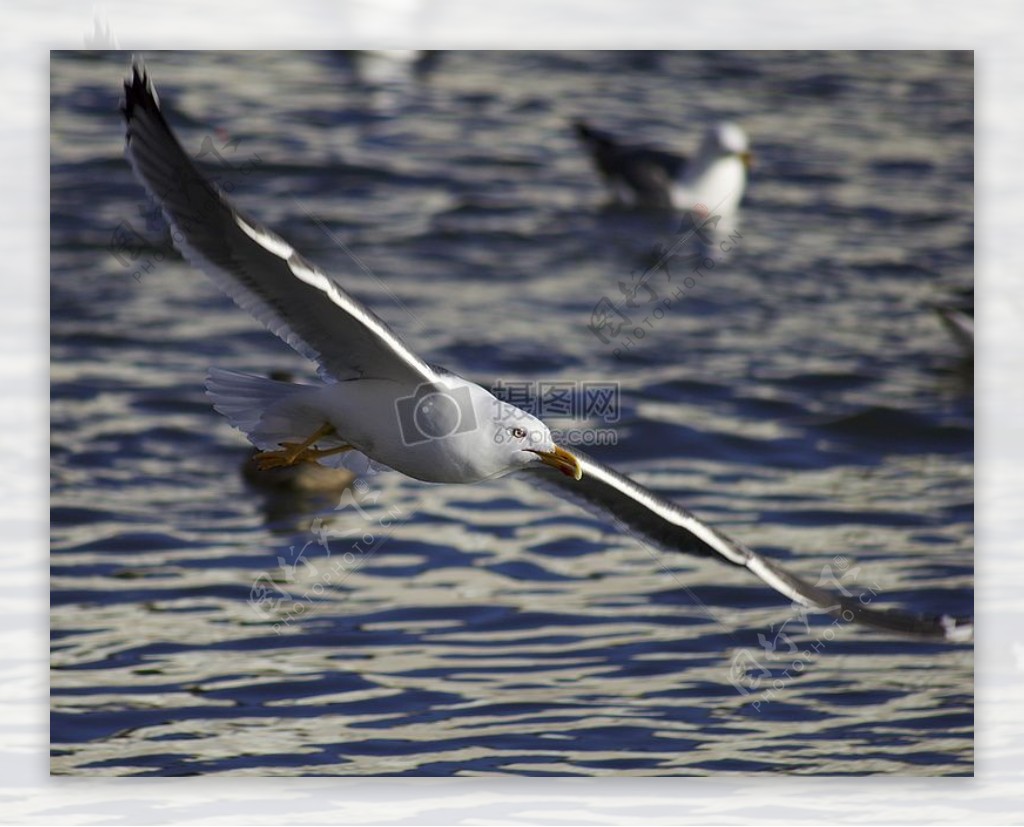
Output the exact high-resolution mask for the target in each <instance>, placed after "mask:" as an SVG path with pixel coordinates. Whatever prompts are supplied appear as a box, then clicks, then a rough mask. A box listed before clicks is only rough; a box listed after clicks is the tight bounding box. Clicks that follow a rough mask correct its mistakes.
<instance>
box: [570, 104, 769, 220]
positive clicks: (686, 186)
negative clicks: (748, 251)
mask: <svg viewBox="0 0 1024 827" xmlns="http://www.w3.org/2000/svg"><path fill="white" fill-rule="evenodd" d="M573 127H574V129H575V130H576V134H577V136H578V137H579V138H580V140H581V141H582V143H583V145H584V146H585V147H586V149H587V151H588V152H589V153H590V155H591V157H592V158H593V161H594V164H595V166H596V167H597V169H598V171H599V172H600V173H601V175H602V177H603V178H604V180H605V182H606V183H607V184H608V186H609V188H610V189H611V191H612V194H613V196H614V198H615V200H616V201H618V202H619V203H622V204H625V205H627V206H636V207H655V208H660V209H674V210H686V211H690V212H694V213H697V214H698V215H699V216H700V217H702V218H704V217H707V216H710V215H718V216H721V224H725V225H726V226H731V225H732V224H733V223H734V222H735V215H736V212H737V209H738V207H739V204H740V201H741V200H742V198H743V191H744V189H745V188H746V183H747V170H748V169H749V166H750V160H751V154H750V145H749V141H748V139H747V135H746V133H745V132H744V131H743V130H742V129H740V127H738V126H737V125H736V124H733V123H720V124H717V125H715V126H713V127H711V128H710V129H709V130H708V131H707V133H706V134H705V136H704V140H703V141H702V142H701V145H700V148H699V149H698V150H697V154H696V155H695V156H693V158H687V157H685V156H683V155H677V154H675V153H672V152H666V151H664V150H661V149H654V148H651V147H646V146H639V145H633V144H624V143H620V142H619V141H618V140H616V139H615V138H614V137H613V136H612V135H611V134H610V133H608V132H603V131H601V130H599V129H594V128H593V127H591V126H590V125H589V124H587V123H586V122H585V121H576V122H575V123H574V124H573Z"/></svg>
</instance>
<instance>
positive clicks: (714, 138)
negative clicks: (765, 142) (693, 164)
mask: <svg viewBox="0 0 1024 827" xmlns="http://www.w3.org/2000/svg"><path fill="white" fill-rule="evenodd" d="M702 149H703V152H704V154H706V155H708V156H710V157H711V158H715V157H719V158H720V157H736V158H739V159H740V160H741V161H742V162H743V164H744V165H745V166H746V167H748V168H749V167H750V162H751V159H752V157H753V156H752V155H751V153H750V141H749V139H748V138H747V133H746V132H744V131H743V130H742V129H740V127H738V126H737V125H736V124H734V123H720V124H717V125H715V126H713V127H712V128H711V129H709V130H708V133H707V135H706V136H705V138H704V146H703V148H702Z"/></svg>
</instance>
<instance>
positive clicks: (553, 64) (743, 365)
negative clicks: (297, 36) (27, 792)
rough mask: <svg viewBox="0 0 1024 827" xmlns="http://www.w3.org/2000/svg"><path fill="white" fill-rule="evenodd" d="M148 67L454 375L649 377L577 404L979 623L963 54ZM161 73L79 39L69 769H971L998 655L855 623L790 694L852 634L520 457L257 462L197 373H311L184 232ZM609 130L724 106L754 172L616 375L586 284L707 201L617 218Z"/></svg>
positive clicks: (56, 228)
mask: <svg viewBox="0 0 1024 827" xmlns="http://www.w3.org/2000/svg"><path fill="white" fill-rule="evenodd" d="M146 58H147V63H148V68H149V70H150V73H151V74H152V77H153V79H154V81H155V83H156V86H157V89H158V91H159V93H160V95H161V101H162V103H163V106H164V111H165V114H166V115H167V116H168V118H169V120H170V122H171V123H172V126H173V127H174V128H175V129H176V130H177V132H178V135H179V137H180V138H181V139H182V141H183V143H184V145H185V147H186V149H187V150H188V151H189V152H191V153H193V154H194V155H196V156H202V157H203V159H204V160H207V161H208V162H210V163H211V167H210V169H211V174H212V175H214V176H215V177H217V178H218V180H219V181H220V183H221V185H222V186H223V187H224V188H225V189H227V190H230V192H231V196H232V198H234V199H235V200H236V202H237V203H238V204H239V205H240V206H241V207H242V208H243V209H244V210H246V211H247V212H249V213H250V214H251V215H253V216H254V217H256V218H258V219H259V220H261V221H263V222H264V223H266V224H267V225H268V226H271V227H273V228H274V229H275V230H276V231H277V232H279V233H280V234H282V235H284V236H285V237H286V238H287V239H288V240H289V241H290V242H291V243H292V244H293V245H294V246H296V247H297V248H298V249H300V250H301V251H302V252H303V253H304V254H305V255H306V256H307V257H309V258H311V259H312V260H313V261H315V262H316V263H318V264H319V265H320V266H322V267H323V268H324V269H326V270H327V271H328V272H330V273H331V274H333V275H334V276H335V278H337V279H338V281H339V282H340V283H341V284H342V285H343V286H345V287H346V289H348V290H350V291H351V292H352V293H354V294H355V295H356V296H358V297H359V298H361V299H363V300H364V301H366V302H367V303H368V304H369V305H370V306H371V307H372V308H373V309H374V310H375V311H376V312H377V313H378V314H380V315H381V316H383V317H384V318H385V319H386V320H387V321H389V322H390V323H391V324H392V325H393V326H394V327H395V329H396V330H397V331H398V332H399V334H400V335H401V336H402V337H403V338H404V339H405V340H406V341H407V342H408V343H409V344H410V345H411V346H412V347H413V349H415V350H416V351H417V352H419V353H420V354H422V355H423V356H424V357H426V358H427V359H428V360H429V361H433V362H436V363H439V364H443V365H446V366H448V367H450V368H452V369H454V370H456V371H458V372H460V373H463V374H464V375H466V376H468V377H469V378H472V379H474V380H476V381H479V382H481V383H482V384H492V383H494V382H495V381H501V382H503V383H506V384H507V383H532V384H533V386H539V384H540V383H542V382H568V383H582V382H585V381H588V382H602V383H603V382H617V383H619V384H618V387H619V401H618V408H617V412H616V415H615V418H614V421H613V422H594V421H583V420H578V419H572V418H563V419H561V420H558V419H556V420H554V421H552V423H551V424H552V425H554V426H555V427H557V428H563V429H572V428H581V429H582V428H588V427H593V426H595V425H601V426H602V427H610V428H611V429H612V430H613V431H614V435H615V438H614V440H612V441H611V443H612V444H606V445H602V446H587V450H589V451H591V452H592V453H593V454H595V455H596V456H598V457H599V458H600V459H602V460H605V461H607V462H609V463H611V464H613V465H615V466H616V467H618V468H620V469H621V470H623V471H625V472H627V473H630V474H632V475H634V476H635V477H636V478H637V479H638V481H640V482H642V483H643V484H645V485H648V486H649V487H651V488H653V489H655V490H656V491H658V492H659V493H662V494H664V495H665V496H668V497H670V498H671V499H673V500H674V501H676V502H678V503H679V504H681V505H683V506H684V507H686V508H689V509H691V510H693V511H695V512H696V513H697V514H698V516H700V517H702V518H704V519H706V520H707V521H708V522H710V523H711V524H713V525H715V526H716V527H718V528H721V529H723V530H725V531H727V532H729V533H731V534H732V535H734V536H735V537H736V538H737V539H739V540H741V541H742V542H745V543H747V544H749V545H751V546H753V547H754V548H756V549H758V550H759V551H762V552H764V553H766V554H768V555H770V556H773V557H775V558H777V559H780V560H782V561H784V562H785V564H786V565H787V566H789V567H790V568H791V569H792V570H794V571H795V572H798V573H800V574H802V575H803V576H806V577H808V578H809V579H811V580H814V579H816V577H817V575H818V573H819V572H822V571H823V570H824V569H825V568H826V567H830V568H831V570H832V571H833V573H835V572H837V571H838V572H839V574H840V575H841V576H842V582H843V584H844V585H845V587H847V588H849V589H851V590H856V589H858V588H859V589H867V588H871V589H873V590H874V591H876V592H877V593H878V597H877V598H876V600H877V604H878V605H893V606H900V607H902V608H904V609H909V610H912V611H920V612H928V613H939V612H945V611H949V612H953V613H971V611H972V589H971V586H972V571H973V486H972V473H973V454H972V450H973V396H972V385H973V376H972V371H971V364H972V353H971V351H970V343H969V342H966V343H965V341H964V339H963V337H962V336H956V335H954V334H952V333H951V332H950V330H949V329H948V324H946V323H944V322H943V319H942V317H941V316H940V315H939V313H938V312H937V311H936V309H937V308H956V309H957V310H960V311H964V310H968V309H969V307H970V302H971V295H970V293H971V289H972V285H973V130H974V123H973V83H974V78H973V63H972V57H971V54H970V53H962V52H880V53H868V52H802V53H801V52H753V53H720V52H707V53H700V52H586V53H584V52H568V53H524V52H433V53H409V54H402V55H394V54H391V55H380V54H366V53H329V52H319V53H318V52H304V53H278V52H274V53H251V52H226V53H215V52H202V53H174V52H154V53H152V54H149V55H146ZM128 64H129V56H128V55H127V54H125V53H107V54H103V53H95V52H80V53H70V52H61V53H54V54H53V56H52V60H51V228H50V229H51V360H52V362H51V393H52V396H51V418H52V419H51V474H52V478H51V505H52V511H51V518H52V556H51V574H52V591H51V598H52V614H51V626H52V636H53V653H52V666H53V674H52V679H51V705H52V719H51V740H52V745H53V757H52V764H51V768H52V771H53V772H54V773H58V774H101V775H102V774H136V775H147V774H153V775H183V774H198V773H202V774H205V773H228V774H281V775H285V774H354V775H360V774H423V775H452V774H473V775H502V774H511V775H545V774H557V775H563V774H569V775H573V774H578V775H594V774H627V773H628V774H637V775H656V774H713V773H745V772H754V771H757V772H764V771H767V772H780V773H782V772H786V773H803V774H817V773H829V774H859V773H889V774H918V775H939V774H941V775H963V774H971V772H972V767H973V761H972V663H971V652H970V649H969V648H967V647H956V646H947V645H944V644H936V643H922V642H920V641H907V640H902V639H897V638H892V637H885V636H883V635H880V634H877V633H874V632H871V631H868V630H860V629H853V628H844V629H842V630H841V631H840V632H838V633H837V634H836V635H835V636H834V639H832V638H831V637H830V638H829V639H828V640H827V642H826V643H825V644H824V645H822V646H821V647H820V648H816V649H815V650H814V651H815V655H814V657H813V658H810V659H809V660H808V662H807V663H806V666H805V668H803V669H801V670H800V671H799V674H796V675H793V674H790V675H789V676H787V677H783V672H784V671H785V670H786V669H787V668H788V667H789V666H790V665H791V663H792V662H793V661H792V658H789V659H786V657H785V655H787V654H790V652H791V651H808V649H809V647H812V646H814V644H816V643H821V641H822V640H824V635H825V633H826V631H830V621H828V620H821V619H815V618H813V617H812V618H810V619H809V621H808V622H806V623H805V622H804V621H803V620H802V619H799V618H796V617H795V615H794V613H793V611H792V610H791V608H790V607H789V606H787V605H786V603H785V601H784V600H783V599H782V598H780V597H779V596H777V595H776V594H774V593H773V592H772V591H771V590H769V589H767V588H766V587H764V586H762V585H761V584H760V582H759V581H757V580H755V579H753V578H752V577H751V576H749V575H747V574H746V573H745V572H742V571H732V570H729V569H727V568H726V567H724V566H721V565H716V564H715V563H713V562H710V561H693V560H690V559H687V558H682V557H677V556H671V555H661V554H658V553H654V552H651V551H650V550H648V549H645V548H643V547H642V546H640V545H638V543H637V542H636V541H635V540H633V539H631V538H629V537H625V536H621V535H619V534H618V533H617V532H616V531H615V530H614V529H613V528H610V527H609V526H607V525H604V524H603V523H601V522H600V521H598V520H596V519H594V518H591V517H590V516H588V515H586V514H584V513H583V512H580V511H577V510H576V509H575V507H574V506H572V505H570V504H566V503H560V502H558V501H555V500H552V499H551V498H550V497H548V496H547V495H546V494H544V493H542V492H538V491H535V490H533V489H532V488H531V487H530V486H529V485H527V484H525V483H523V482H522V481H519V480H517V479H515V478H507V479H503V480H499V481H495V482H493V483H490V484H487V485H482V486H474V487H432V486H424V485H422V484H419V483H415V482H412V481H409V480H406V479H403V478H400V477H398V475H394V474H384V475H379V476H375V477H370V478H366V479H363V480H360V481H359V482H358V483H357V484H356V485H355V486H354V487H352V488H350V489H349V490H348V492H347V494H344V495H343V494H341V493H340V490H335V489H332V488H331V487H330V486H329V485H328V486H316V487H317V488H319V490H315V491H310V490H308V489H304V490H298V491H296V490H295V487H294V486H292V485H290V484H289V486H288V487H283V486H281V485H270V486H268V485H265V484H257V485H254V484H253V482H252V480H251V478H250V479H246V477H245V476H244V475H243V473H242V470H241V469H242V465H243V463H244V461H245V458H246V456H247V453H248V449H247V445H246V443H245V440H244V438H243V437H242V436H241V435H240V434H238V433H237V432H234V431H232V430H231V429H230V428H229V427H228V426H227V424H226V423H225V422H224V421H223V419H222V418H221V417H220V416H219V415H217V414H216V413H215V412H214V411H213V410H212V409H211V408H210V406H209V405H208V403H207V402H206V400H205V398H204V395H203V388H202V385H203V380H204V377H205V372H206V370H207V368H208V367H209V366H210V365H218V366H221V367H229V368H235V369H238V370H245V371H251V372H269V371H272V370H283V371H289V372H291V373H293V374H294V375H295V376H296V377H297V378H299V379H302V380H309V379H311V378H312V376H313V373H312V366H311V365H309V364H306V363H304V362H303V360H302V359H301V358H300V357H298V356H297V355H296V354H295V353H294V352H292V351H291V350H290V349H289V348H287V347H286V346H285V345H283V344H282V343H281V342H279V341H278V340H276V339H275V338H274V337H273V336H272V335H271V334H269V333H267V332H266V331H265V330H263V329H262V327H260V326H259V324H258V323H257V322H255V321H254V320H253V319H251V318H250V317H249V316H248V314H246V313H245V312H243V311H241V310H239V309H238V308H237V307H235V306H234V305H233V304H232V303H231V302H230V300H228V299H227V298H226V297H224V296H222V295H221V294H220V293H219V292H217V290H216V288H214V287H213V286H212V284H210V283H209V281H208V280H207V279H206V278H205V277H204V276H203V275H202V274H200V273H198V272H197V271H194V270H193V269H192V268H190V267H189V266H187V265H186V264H184V263H183V262H182V261H181V260H180V258H179V257H178V256H177V254H176V253H173V252H172V251H171V250H170V247H169V242H168V238H167V232H166V229H165V228H164V227H163V226H162V223H161V221H160V220H159V218H158V217H157V216H156V215H155V214H154V211H153V208H152V205H151V204H150V203H149V202H148V201H147V199H146V197H145V195H144V192H143V190H142V188H141V186H140V185H139V184H138V183H137V182H136V181H135V179H134V178H133V177H132V175H131V172H130V170H129V168H128V165H127V163H126V162H125V160H124V158H123V128H122V124H121V120H120V116H119V114H118V112H117V110H116V104H117V100H118V97H119V95H120V89H121V86H120V84H121V78H122V77H123V75H124V73H125V71H126V69H127V67H128ZM580 117H586V118H587V119H588V120H590V121H591V122H592V123H593V124H594V125H595V126H599V127H601V128H603V129H606V130H608V131H610V132H612V133H614V134H616V135H620V136H622V138H623V139H624V140H628V141H633V142H642V143H648V144H651V145H655V146H659V147H661V148H664V149H671V150H674V151H679V152H682V153H692V152H693V151H694V150H695V149H696V147H697V144H698V142H699V140H700V137H701V134H702V133H703V131H704V129H705V128H707V127H708V126H709V125H710V124H712V123H714V122H716V121H720V120H725V119H729V120H733V121H736V122H737V123H739V124H740V125H741V126H742V127H743V128H744V129H745V130H746V132H747V133H748V135H749V136H750V139H751V145H752V150H753V153H754V156H755V159H756V160H755V166H754V168H753V170H752V172H751V174H750V181H749V184H748V188H747V192H746V195H745V198H744V201H743V204H742V207H741V212H740V219H739V232H740V233H741V235H740V236H739V237H738V238H737V239H736V242H735V244H733V245H732V246H731V248H730V250H729V252H728V254H725V253H721V254H718V253H716V254H715V255H714V256H713V260H714V263H713V266H712V267H710V268H707V269H706V270H705V272H706V273H707V275H705V276H704V277H703V278H702V279H701V280H700V281H699V282H698V283H697V284H696V285H695V286H694V287H693V288H692V289H688V290H687V291H686V293H685V297H684V298H683V299H682V300H677V301H675V302H674V303H673V304H672V306H671V308H669V309H668V310H667V311H666V313H665V315H664V316H663V318H661V319H659V320H658V321H657V324H656V325H654V326H652V327H651V328H649V329H648V330H647V332H646V334H645V336H644V337H643V339H642V340H639V341H637V342H636V343H635V344H634V345H633V346H631V347H630V348H628V351H627V352H625V353H623V352H621V350H622V348H621V347H619V348H618V349H619V350H620V352H619V353H618V354H617V353H616V352H615V351H616V345H615V343H614V342H610V343H606V342H602V341H601V339H600V338H599V337H598V336H596V335H595V334H594V332H593V331H592V330H590V329H588V324H589V323H590V322H591V320H592V313H593V310H594V308H595V305H596V304H597V303H598V302H599V301H600V300H601V299H602V297H606V296H612V297H614V296H617V295H618V296H620V297H621V293H620V292H619V287H618V285H619V282H622V281H625V282H628V281H629V280H630V279H631V278H632V276H633V274H635V273H636V272H637V271H638V269H639V270H642V269H643V268H644V267H645V266H646V265H647V264H649V256H650V251H651V249H652V248H653V247H654V246H656V245H664V244H666V243H671V242H672V241H673V240H674V239H675V238H676V237H677V234H678V230H679V227H680V219H679V217H678V216H676V215H673V214H671V213H665V212H657V211H646V210H626V209H622V208H619V207H613V206H609V204H608V193H607V191H606V190H605V189H604V187H603V185H602V183H601V181H600V179H599V177H598V176H597V174H596V172H595V170H594V169H593V166H592V164H591V162H590V159H589V158H588V157H587V155H586V153H585V152H584V151H583V149H582V148H581V147H580V145H579V143H578V142H577V140H576V138H575V136H574V135H573V132H572V130H571V128H570V124H571V122H572V120H573V119H576V118H580ZM680 261H683V258H682V256H681V257H680ZM672 266H673V264H672V263H670V265H669V267H670V268H672ZM685 267H686V265H685V264H681V265H680V266H679V269H677V270H674V271H672V272H674V273H675V274H676V275H675V276H674V277H675V278H678V277H680V276H682V275H685ZM657 278H658V279H662V278H667V276H664V277H663V276H662V275H661V274H659V275H658V276H657ZM663 284H664V282H661V281H659V282H657V283H655V284H654V287H655V288H656V289H661V287H662V285H663ZM356 505H358V506H359V508H356V507H355V506H356ZM364 535H369V536H370V537H371V539H372V541H371V542H366V543H363V544H362V546H361V548H363V549H364V550H363V551H350V549H351V548H352V543H353V541H354V538H356V537H361V536H364ZM327 538H329V540H330V541H329V542H328V540H327ZM344 553H351V554H352V555H353V556H352V560H351V561H346V559H345V557H344ZM339 560H341V568H337V565H338V561H339ZM837 561H839V562H837ZM328 572H331V573H332V575H331V579H330V580H327V579H326V578H327V574H326V573H328ZM299 606H302V607H303V608H302V610H301V611H299V610H298V608H297V607H299ZM790 646H793V647H796V648H795V650H791V649H790ZM739 667H742V668H739ZM774 681H779V682H781V683H782V687H781V688H780V689H778V690H777V691H776V692H775V694H774V696H773V697H772V698H771V699H770V700H767V699H766V698H765V695H764V692H765V690H766V688H768V687H769V686H770V685H772V683H773V682H774ZM759 701H760V703H759V705H758V702H759Z"/></svg>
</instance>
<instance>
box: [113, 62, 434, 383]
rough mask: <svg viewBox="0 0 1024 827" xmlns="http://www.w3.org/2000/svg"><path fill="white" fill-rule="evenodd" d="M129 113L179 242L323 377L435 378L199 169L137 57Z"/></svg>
mask: <svg viewBox="0 0 1024 827" xmlns="http://www.w3.org/2000/svg"><path fill="white" fill-rule="evenodd" d="M122 111H123V113H124V118H125V122H126V147H125V152H126V154H127V156H128V160H129V162H130V163H131V166H132V169H133V170H134V172H135V175H136V177H138V178H139V180H140V181H141V182H142V183H143V184H144V185H145V187H146V189H147V190H148V191H149V193H150V195H151V196H152V197H153V198H154V199H155V200H156V202H157V203H158V204H159V206H160V208H161V210H162V211H163V214H164V216H165V217H166V219H167V221H168V223H169V224H170V225H171V237H172V241H173V242H174V244H175V246H176V247H178V249H179V250H180V251H181V252H182V254H183V255H184V256H185V258H186V259H188V260H189V262H191V263H192V264H193V265H195V266H196V267H198V268H200V269H201V270H203V271H204V272H205V273H206V274H207V275H208V276H209V277H210V278H211V279H212V280H213V281H214V282H215V283H216V284H217V285H218V286H219V287H220V288H221V289H222V290H224V291H225V292H226V293H227V294H228V295H230V296H231V297H232V298H233V299H234V300H235V301H236V302H237V303H238V304H239V306H241V307H242V308H243V309H245V310H248V311H249V312H250V313H251V314H252V315H253V316H255V317H256V318H257V319H258V320H259V321H261V322H262V323H263V324H264V325H266V326H267V327H268V328H269V329H270V330H271V331H272V332H273V333H275V334H276V335H277V336H279V337H280V338H281V339H283V340H284V341H285V342H287V343H288V344H289V345H291V346H292V347H293V348H295V350H297V351H298V352H299V353H301V354H302V355H303V356H305V357H307V358H309V359H311V360H313V361H314V362H316V363H317V364H318V365H319V366H320V374H321V376H323V377H324V378H325V379H326V378H330V379H336V380H344V379H353V378H358V377H374V378H382V379H395V380H397V381H406V382H408V381H413V382H433V381H434V379H435V374H434V372H433V371H432V370H431V369H430V368H429V367H428V366H427V365H426V364H425V363H424V362H423V361H422V360H421V359H420V358H419V357H418V356H416V355H415V354H414V353H413V352H412V351H411V350H409V348H408V347H406V345H405V344H404V343H403V342H402V341H401V340H400V339H399V338H398V337H397V336H396V335H395V334H394V333H393V332H392V331H391V329H390V328H389V327H388V326H387V325H386V324H385V323H384V322H383V321H382V320H381V319H380V318H378V317H377V316H376V315H375V314H374V313H373V312H372V311H370V310H369V309H368V308H367V307H365V306H364V305H363V304H361V303H360V302H359V301H357V300H356V299H354V298H353V297H352V296H350V295H349V294H348V293H346V292H345V291H344V290H342V289H341V288H340V287H338V285H337V284H335V283H334V281H333V280H332V279H331V278H329V277H328V276H327V275H326V274H325V273H323V272H322V271H321V270H319V269H318V268H317V267H315V266H314V265H313V264H311V263H310V262H308V261H307V260H306V259H304V258H303V257H302V256H300V255H299V254H298V253H297V252H295V250H294V249H292V247H291V245H289V244H288V243H287V242H286V241H284V240H283V239H282V238H280V237H279V236H277V235H275V234H274V233H272V232H271V231H269V230H267V229H265V228H264V227H261V226H260V225H259V224H258V223H256V222H255V221H252V220H251V219H249V218H247V217H246V216H245V215H244V214H243V213H242V212H241V211H239V210H238V209H237V208H236V207H234V205H232V204H231V202H230V201H229V200H228V199H227V198H226V197H225V196H224V194H223V193H222V192H221V191H220V190H219V189H217V188H216V187H215V186H214V185H213V184H212V183H211V182H210V181H209V180H208V179H207V178H206V177H205V176H204V175H203V173H202V172H200V171H199V169H198V168H197V167H196V165H195V164H194V163H193V162H192V159H191V158H189V156H188V155H187V154H186V152H185V150H184V149H183V148H182V146H181V144H180V143H179V142H178V140H177V138H175V136H174V133H173V132H172V131H171V128H170V126H169V125H168V124H167V121H166V120H165V119H164V116H163V114H162V112H161V111H160V104H159V101H158V99H157V97H156V93H155V92H154V90H153V87H152V84H151V83H150V81H149V79H148V77H147V76H146V73H145V69H144V68H142V67H141V66H140V65H139V64H136V65H134V66H133V67H132V77H131V78H129V79H127V80H126V81H125V99H124V104H123V107H122Z"/></svg>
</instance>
